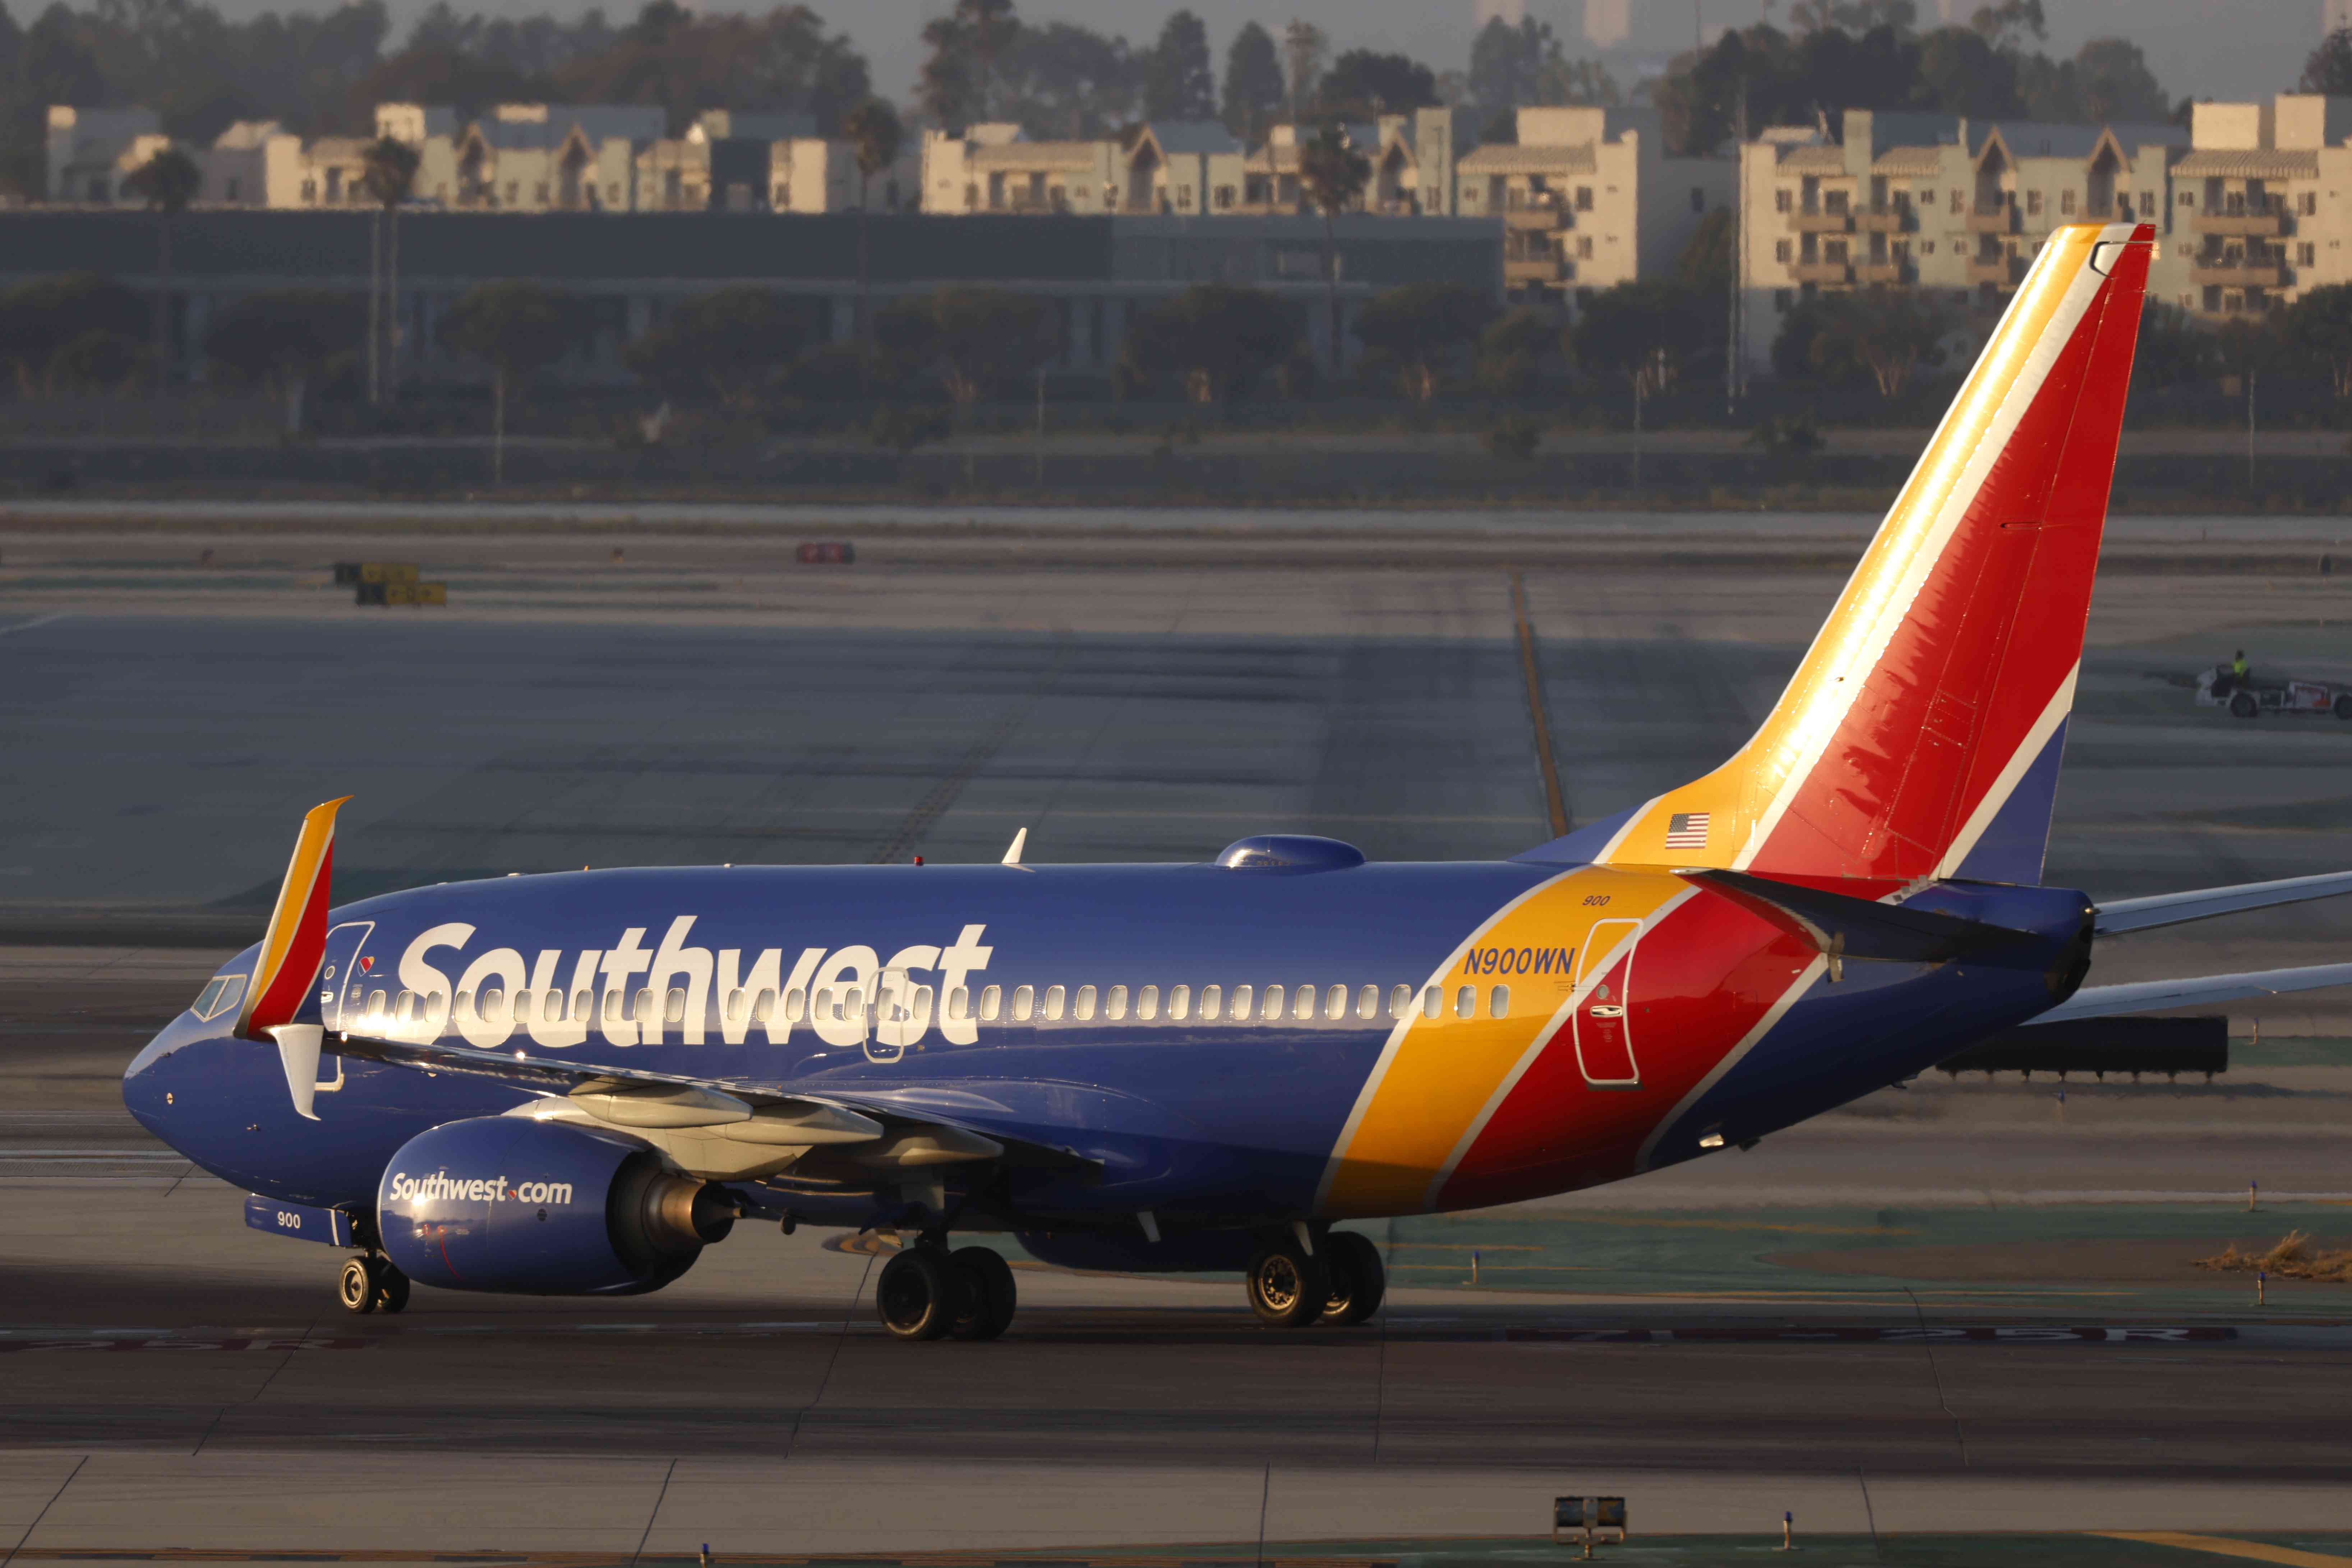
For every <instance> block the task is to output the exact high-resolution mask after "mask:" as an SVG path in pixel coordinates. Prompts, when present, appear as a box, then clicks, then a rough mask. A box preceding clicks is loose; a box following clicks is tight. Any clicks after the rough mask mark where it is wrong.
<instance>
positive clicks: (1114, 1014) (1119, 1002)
mask: <svg viewBox="0 0 2352 1568" xmlns="http://www.w3.org/2000/svg"><path fill="white" fill-rule="evenodd" d="M1103 1016H1105V1017H1107V1018H1124V1017H1126V1016H1127V987H1126V986H1124V985H1114V986H1112V987H1111V988H1110V994H1109V995H1108V996H1106V997H1104V998H1103Z"/></svg>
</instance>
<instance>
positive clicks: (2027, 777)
mask: <svg viewBox="0 0 2352 1568" xmlns="http://www.w3.org/2000/svg"><path fill="white" fill-rule="evenodd" d="M2153 243H2154V230H2153V229H2152V227H2150V226H2147V225H2141V226H2132V225H2129V224H2112V225H2105V226H2101V225H2076V226H2068V227H2064V228H2061V229H2059V230H2057V231H2056V232H2055V233H2053V235H2052V236H2051V237H2050V238H2049V239H2048V240H2047V241H2046V242H2045V243H2044V244H2043V245H2042V252H2041V255H2040V257H2039V258H2037V259H2036V260H2035V262H2034V264H2033V267H2032V270H2031V271H2029V272H2028V273H2027V274H2026V277H2025V280H2024V282H2023V283H2022V284H2021V285H2020V286H2019V288H2018V291H2017V297H2016V299H2015V300H2013V301H2011V305H2010V307H2009V310H2008V311H2007V312H2006V313H2005V314H2004V315H2003V316H2002V317H2001V320H2000V326H1999V327H1998V328H1996V329H1995V331H1994V332H1993V335H1992V339H1991V341H1990V342H1988V343H1987V344H1986V345H1985V350H1984V353H1983V355H1982V356H1981V357H1980V358H1979V360H1978V361H1977V363H1976V368H1975V369H1974V370H1972V371H1970V372H1969V376H1968V379H1967V381H1966V382H1965V383H1963V384H1962V385H1961V388H1960V392H1959V395H1958V397H1957V398H1956V399H1955V400H1954V401H1953V404H1952V406H1951V409H1950V411H1949V412H1948V413H1947V414H1946V415H1945V416H1944V421H1943V424H1942V425H1941V426H1938V427H1937V431H1936V434H1935V437H1934V439H1933V440H1931V441H1930V442H1929V443H1928V445H1927V452H1926V453H1925V455H1923V456H1922V457H1921V458H1920V459H1919V466H1918V467H1917V468H1916V469H1915V470H1913V472H1912V475H1911V478H1910V480H1909V482H1907V483H1906V485H1905V486H1904V488H1903V492H1902V494H1901V496H1899V497H1898V498H1897V499H1896V500H1895V507H1894V510H1892V511H1890V512H1888V513H1887V516H1886V521H1885V523H1883V524H1882V525H1881V526H1880V528H1879V530H1878V533H1877V536H1876V537H1875V538H1874V539H1873V540H1872V541H1871V542H1870V548H1869V549H1868V550H1867V551H1866V552H1864V555H1863V558H1862V562H1861V564H1860V565H1858V566H1856V567H1855V569H1854V573H1853V577H1852V578H1851V579H1850V580H1849V581H1848V582H1847V584H1846V585H1845V591H1844V592H1843V594H1842V595H1839V598H1838V602H1837V607H1836V608H1835V609H1834V610H1832V612H1831V615H1830V618H1829V620H1828V622H1827V623H1826V624H1825V625H1824V626H1822V630H1821V633H1820V635H1819V636H1818V637H1815V638H1814V640H1813V646H1812V647H1811V649H1810V650H1809V651H1808V652H1807V653H1806V655H1805V658H1804V662H1803V663H1802V664H1801V665H1800V666H1799V667H1798V669H1797V673H1796V676H1795V678H1794V679H1791V680H1790V683H1789V688H1788V689H1787V690H1786V691H1785V692H1783V693H1782V694H1781V697H1780V702H1779V703H1778V705H1776V706H1775V707H1774V708H1773V710H1772V712H1771V714H1770V716H1769V717H1768V718H1767V719H1766V720H1765V721H1764V723H1763V727H1762V728H1761V729H1759V731H1757V732H1756V735H1755V737H1754V738H1753V739H1751V740H1750V741H1749V742H1748V744H1747V745H1745V746H1744V747H1742V748H1741V749H1740V751H1739V752H1738V754H1737V755H1736V756H1734V757H1733V758H1732V759H1731V760H1730V761H1729V762H1727V763H1725V764H1724V765H1723V766H1722V767H1720V768H1717V770H1716V771H1715V772H1713V773H1709V774H1707V775H1706V777H1705V778H1702V779H1700V780H1698V781H1697V782H1696V783H1694V784H1685V785H1684V786H1682V787H1681V788H1680V789H1676V790H1672V791H1669V792H1668V793H1666V794H1665V795H1660V796H1659V797H1657V798H1656V799H1655V800H1653V801H1650V802H1649V803H1648V804H1646V805H1643V806H1642V807H1641V808H1640V809H1638V810H1636V811H1635V812H1633V815H1632V816H1630V817H1628V818H1627V819H1626V822H1625V824H1624V826H1622V828H1620V829H1619V830H1618V832H1617V833H1616V835H1615V836H1614V837H1613V838H1612V840H1611V841H1610V843H1609V844H1608V845H1607V847H1605V848H1603V849H1602V850H1601V853H1600V854H1599V855H1598V856H1597V857H1596V858H1598V859H1600V860H1602V861H1604V862H1609V863H1612V864H1619V865H1626V864H1633V865H1657V866H1706V867H1720V868H1730V869H1734V870H1743V871H1756V872H1760V873H1764V874H1766V875H1772V874H1780V875H1784V876H1811V877H1845V878H1859V879H1895V880H1898V881H1908V880H1911V879H1915V878H1920V877H1937V876H1944V877H1949V876H1958V875H1961V874H1963V868H1965V874H1966V875H1969V876H1971V877H1978V878H1982V879H1988V880H1995V881H2019V882H2032V881H2038V880H2039V879H2040V878H2041V870H2042V847H2043V845H2044V843H2045V842H2046V840H2047V837H2048V833H2049V824H2050V808H2051V804H2052V798H2053V791H2054V787H2055V782H2056V775H2057V764H2058V753H2059V750H2060V748H2061V747H2062V746H2063V734H2064V726H2065V721H2066V715H2067V712H2068V710H2070V709H2071V708H2072V706H2073V704H2074V680H2075V675H2076V671H2077V668H2078V667H2079V665H2080V663H2081V660H2082V653H2083V626H2084V620H2085V618H2086V617H2087V616H2088V615H2089V612H2090V603H2091V582H2092V578H2093V576H2094V574H2095V572H2096V571H2097V567H2098V558H2099V537H2100V534H2101V532H2102V531H2103V530H2104V528H2105V523H2106V513H2107V492H2108V488H2109V486H2110V484H2111V483H2112V481H2113V479H2114V477H2115V466H2116V438H2117V436H2118V433H2119V432H2120V430H2121V428H2122V424H2123V410H2124V396H2125V392H2126V387H2127V384H2128V383H2129V381H2130V378H2131V364H2132V350H2133V346H2134V343H2135V341H2136V339H2137V334H2138V330H2139V312H2140V298H2141V293H2142V290H2143V289H2144V288H2145V285H2146V282H2147V263H2148V254H2149V250H2150V248H2151V247H2152V245H2153Z"/></svg>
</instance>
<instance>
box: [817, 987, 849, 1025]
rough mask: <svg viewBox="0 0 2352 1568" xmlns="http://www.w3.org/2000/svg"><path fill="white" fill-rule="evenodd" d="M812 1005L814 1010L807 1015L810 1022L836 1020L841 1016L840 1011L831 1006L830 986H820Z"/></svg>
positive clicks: (831, 992)
mask: <svg viewBox="0 0 2352 1568" xmlns="http://www.w3.org/2000/svg"><path fill="white" fill-rule="evenodd" d="M814 1007H815V1009H816V1010H815V1011H814V1012H813V1013H811V1014H810V1015H809V1017H810V1019H811V1020H812V1021H817V1020H824V1019H832V1018H838V1017H840V1016H841V1010H840V1009H839V1008H837V1007H835V1005H833V987H832V986H830V985H825V986H820V987H819V988H818V990H817V994H816V1001H815V1003H814Z"/></svg>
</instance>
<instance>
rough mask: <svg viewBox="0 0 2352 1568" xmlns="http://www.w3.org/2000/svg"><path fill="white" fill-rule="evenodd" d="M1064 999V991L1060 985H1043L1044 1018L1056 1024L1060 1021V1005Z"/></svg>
mask: <svg viewBox="0 0 2352 1568" xmlns="http://www.w3.org/2000/svg"><path fill="white" fill-rule="evenodd" d="M1064 1000H1065V996H1064V993H1063V990H1062V988H1061V987H1060V986H1058V985H1048V986H1046V987H1045V1018H1046V1021H1047V1022H1049V1023H1055V1024H1058V1023H1060V1022H1061V1021H1062V1005H1063V1002H1064Z"/></svg>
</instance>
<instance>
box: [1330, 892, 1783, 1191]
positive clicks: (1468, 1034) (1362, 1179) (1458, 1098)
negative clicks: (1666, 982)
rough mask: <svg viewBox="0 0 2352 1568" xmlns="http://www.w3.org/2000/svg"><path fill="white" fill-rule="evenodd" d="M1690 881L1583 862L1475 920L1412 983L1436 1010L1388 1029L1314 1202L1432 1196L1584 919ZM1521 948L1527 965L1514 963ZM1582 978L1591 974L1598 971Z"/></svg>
mask: <svg viewBox="0 0 2352 1568" xmlns="http://www.w3.org/2000/svg"><path fill="white" fill-rule="evenodd" d="M1690 890H1691V889H1690V884H1688V883H1686V882H1685V881H1683V880H1682V879H1680V878H1678V877H1673V876H1668V875H1665V874H1664V873H1660V872H1638V871H1622V870H1614V869H1611V868H1607V867H1585V868H1580V869H1578V870H1574V871H1570V872H1568V873H1566V874H1564V875H1562V876H1560V877H1559V878H1556V879H1553V880H1552V881H1550V882H1548V883H1545V884H1543V885H1542V886H1540V887H1538V889H1536V890H1535V891H1534V892H1532V893H1530V894H1528V896H1527V897H1525V898H1523V899H1522V900H1519V901H1518V902H1517V903H1516V904H1513V905H1511V906H1509V907H1508V908H1507V909H1505V910H1502V911H1500V912H1499V913H1497V914H1496V916H1494V917H1493V918H1492V919H1491V920H1489V921H1487V922H1486V924H1485V925H1484V926H1482V927H1480V928H1479V930H1478V931H1476V932H1475V934H1473V935H1472V936H1470V937H1469V938H1468V939H1467V940H1465V942H1463V943H1462V945H1461V947H1460V948H1459V949H1457V950H1456V951H1455V952H1454V954H1453V955H1452V956H1451V957H1450V958H1449V959H1448V961H1447V963H1446V964H1445V966H1444V968H1443V969H1441V970H1439V971H1438V972H1437V973H1434V974H1433V975H1431V976H1430V978H1429V979H1428V981H1427V982H1426V983H1425V986H1424V988H1425V987H1426V986H1427V985H1434V986H1437V987H1438V988H1439V990H1440V993H1441V999H1442V1001H1443V1003H1444V1006H1443V1008H1442V1010H1441V1015H1440V1016H1438V1017H1435V1018H1430V1017H1425V1016H1423V1015H1422V1014H1421V1013H1420V1012H1418V1011H1416V1012H1415V1013H1414V1014H1413V1015H1412V1016H1411V1017H1410V1018H1408V1019H1407V1020H1406V1021H1405V1022H1403V1023H1402V1024H1401V1025H1399V1026H1398V1027H1397V1030H1396V1032H1395V1034H1394V1035H1392V1036H1391V1042H1390V1046H1389V1048H1388V1050H1387V1051H1386V1052H1384V1053H1383V1055H1382V1058H1381V1065H1380V1066H1379V1067H1378V1068H1374V1069H1373V1075H1372V1078H1371V1080H1370V1082H1369V1083H1367V1084H1366V1086H1365V1089H1364V1094H1363V1098H1362V1099H1361V1100H1360V1102H1359V1110H1358V1112H1357V1114H1356V1116H1355V1118H1354V1120H1353V1121H1352V1122H1351V1124H1350V1126H1349V1130H1348V1131H1347V1132H1346V1133H1344V1134H1343V1135H1342V1138H1341V1142H1340V1146H1339V1149H1338V1150H1337V1151H1336V1152H1334V1156H1333V1163H1332V1168H1331V1171H1330V1173H1329V1174H1328V1176H1327V1177H1326V1180H1325V1184H1324V1199H1323V1203H1322V1205H1321V1212H1322V1213H1324V1214H1326V1215H1332V1216H1335V1217H1339V1216H1346V1215H1365V1216H1370V1215H1391V1214H1413V1213H1419V1212H1421V1211H1423V1210H1425V1209H1428V1208H1430V1207H1431V1206H1433V1202H1434V1198H1435V1192H1434V1189H1435V1187H1436V1185H1437V1184H1438V1181H1439V1178H1440V1177H1441V1176H1443V1175H1444V1173H1445V1172H1446V1171H1447V1170H1449V1169H1450V1168H1451V1167H1452V1165H1453V1163H1454V1161H1455V1160H1456V1159H1457V1158H1458V1157H1459V1156H1460V1155H1461V1153H1462V1152H1463V1150H1464V1147H1465V1140H1468V1139H1469V1138H1470V1137H1471V1135H1472V1133H1473V1132H1474V1131H1475V1130H1476V1129H1477V1128H1478V1127H1479V1125H1480V1124H1481V1123H1482V1121H1484V1120H1485V1119H1486V1117H1487V1116H1488V1115H1489V1114H1490V1113H1491V1111H1492V1110H1493V1109H1494V1107H1495V1106H1496V1103H1497V1096H1498V1095H1500V1094H1501V1093H1502V1091H1503V1090H1504V1089H1505V1088H1506V1086H1507V1084H1508V1082H1509V1080H1510V1079H1511V1078H1512V1077H1513V1076H1514V1075H1515V1074H1516V1073H1517V1072H1519V1071H1520V1070H1522V1068H1523V1067H1524V1064H1525V1063H1526V1061H1527V1059H1528V1053H1529V1051H1530V1050H1531V1049H1532V1048H1533V1047H1535V1045H1536V1044H1537V1042H1538V1041H1539V1040H1545V1039H1549V1038H1550V1037H1551V1035H1552V1033H1553V1032H1554V1030H1555V1029H1556V1028H1557V1027H1558V1026H1559V1023H1560V1021H1561V1019H1562V1017H1563V1016H1564V1015H1565V1011H1566V1009H1567V1007H1568V1005H1569V1003H1570V989H1571V985H1572V984H1573V977H1574V975H1575V973H1576V960H1575V955H1576V954H1578V953H1580V952H1581V951H1582V949H1583V947H1584V945H1585V942H1586V940H1587V937H1588V936H1589V934H1590V932H1591V929H1592V927H1593V926H1594V925H1595V924H1596V923H1597V922H1599V921H1622V920H1628V919H1632V920H1641V921H1648V920H1649V919H1650V918H1651V917H1652V916H1654V914H1656V912H1657V911H1658V910H1661V909H1662V908H1664V906H1665V905H1667V904H1668V903H1670V902H1672V901H1673V900H1675V899H1677V898H1681V897H1683V896H1685V895H1686V894H1688V893H1689V892H1690ZM1759 923H1760V922H1759ZM1488 952H1495V953H1497V954H1500V953H1502V952H1508V953H1510V954H1511V955H1513V956H1512V958H1510V959H1508V960H1503V961H1501V962H1499V963H1496V965H1495V966H1494V967H1492V968H1489V967H1488V966H1487V965H1486V963H1484V962H1482V959H1483V956H1484V955H1485V954H1486V953H1488ZM1522 952H1524V953H1526V954H1528V955H1529V957H1530V959H1533V960H1534V963H1531V964H1523V962H1522V961H1521V960H1520V959H1519V958H1518V956H1517V955H1519V954H1521V953H1522ZM1644 952H1645V953H1646V949H1645V950H1644ZM1539 954H1540V955H1550V956H1549V967H1548V968H1547V967H1544V966H1543V965H1544V960H1543V959H1540V958H1536V957H1535V955H1539ZM1560 954H1566V955H1567V960H1566V962H1565V963H1562V962H1561V959H1560V957H1559V956H1558V955H1560ZM1530 969H1532V970H1533V972H1529V971H1530ZM1586 978H1587V980H1588V982H1590V981H1591V980H1595V979H1598V978H1599V972H1598V970H1597V969H1596V970H1594V971H1591V972H1589V973H1588V974H1587V976H1586ZM1637 984H1638V983H1637ZM1465 985H1466V986H1469V987H1471V988H1472V989H1473V991H1474V994H1475V1010H1474V1016H1471V1017H1467V1018H1464V1017H1460V1016H1456V1011H1455V998H1456V996H1457V995H1458V994H1459V992H1460V991H1461V989H1462V988H1463V987H1464V986H1465ZM1498 985H1501V986H1507V987H1508V988H1509V991H1510V1010H1509V1012H1508V1014H1507V1016H1504V1017H1500V1018H1496V1017H1495V1016H1492V1008H1491V1006H1490V1005H1489V1003H1490V999H1491V995H1492V993H1493V990H1494V988H1495V987H1496V986H1498ZM1571 1055H1572V1053H1571ZM1639 1141H1640V1134H1638V1133H1637V1134H1635V1142H1637V1143H1638V1142H1639Z"/></svg>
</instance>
